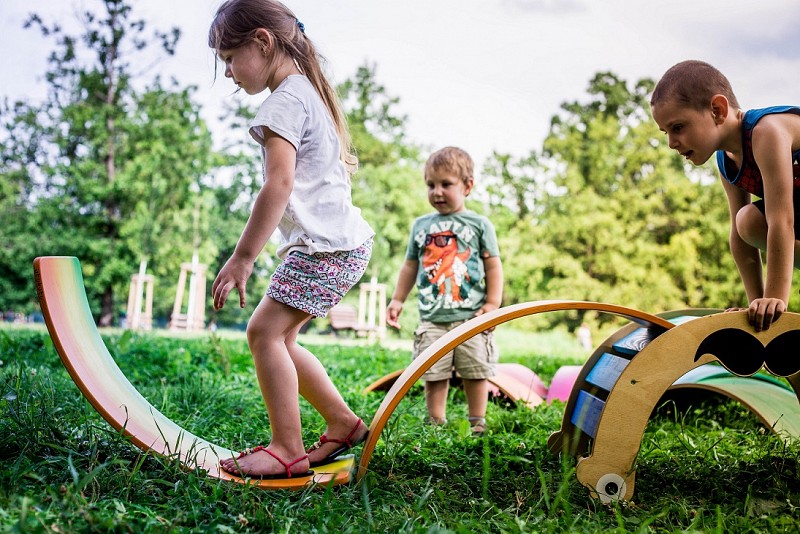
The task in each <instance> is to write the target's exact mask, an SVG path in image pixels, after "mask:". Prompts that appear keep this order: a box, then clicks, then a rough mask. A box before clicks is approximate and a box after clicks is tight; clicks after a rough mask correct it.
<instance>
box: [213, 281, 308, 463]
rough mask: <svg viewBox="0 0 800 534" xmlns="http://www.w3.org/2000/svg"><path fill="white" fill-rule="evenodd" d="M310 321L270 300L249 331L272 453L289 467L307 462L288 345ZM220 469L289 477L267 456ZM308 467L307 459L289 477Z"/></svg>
mask: <svg viewBox="0 0 800 534" xmlns="http://www.w3.org/2000/svg"><path fill="white" fill-rule="evenodd" d="M307 319H308V314H307V313H305V312H302V311H300V310H297V309H295V308H292V307H291V306H287V305H285V304H281V303H280V302H277V301H275V300H273V299H271V298H269V297H265V298H264V299H263V300H262V301H261V303H260V304H259V305H258V307H257V308H256V310H255V312H253V316H252V317H251V318H250V322H249V323H248V325H247V342H248V345H249V346H250V351H251V352H252V354H253V362H254V364H255V368H256V375H257V376H258V383H259V386H260V387H261V395H262V396H263V397H264V404H265V405H266V407H267V413H268V415H269V422H270V428H271V429H272V440H271V441H270V443H269V446H268V449H269V450H270V451H271V452H272V453H274V454H275V455H277V456H278V457H279V458H281V459H283V461H284V462H287V463H288V462H293V461H295V460H297V459H298V458H301V457H303V456H305V448H304V447H303V439H302V433H301V426H300V405H299V403H298V390H299V386H298V372H297V370H296V369H295V364H294V362H293V361H292V357H291V355H290V354H289V350H288V349H287V341H288V340H290V339H291V340H292V344H294V339H295V338H296V336H297V332H298V331H299V329H300V326H301V325H302V324H303V323H304V322H305V321H306V320H307ZM220 464H221V465H222V467H223V468H225V470H227V471H231V472H234V473H237V472H241V473H243V474H246V475H250V476H263V475H274V474H284V473H286V469H285V468H284V466H283V465H281V464H280V463H279V462H278V461H277V460H276V459H275V458H273V457H272V456H270V455H269V454H268V453H266V452H264V451H258V452H255V453H252V454H249V455H247V456H243V457H242V458H239V459H238V460H233V459H225V460H222V461H221V462H220ZM308 466H309V461H308V460H307V459H304V460H302V461H300V462H297V463H296V464H294V465H293V466H292V467H291V468H290V471H291V473H295V474H298V473H304V472H306V471H307V470H308Z"/></svg>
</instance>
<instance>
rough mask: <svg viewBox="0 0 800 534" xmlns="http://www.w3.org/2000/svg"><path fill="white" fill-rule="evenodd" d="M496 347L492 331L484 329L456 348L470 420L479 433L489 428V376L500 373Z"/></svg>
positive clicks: (456, 360)
mask: <svg viewBox="0 0 800 534" xmlns="http://www.w3.org/2000/svg"><path fill="white" fill-rule="evenodd" d="M497 360H498V354H497V348H496V347H495V344H494V335H493V334H492V332H481V333H480V334H478V335H476V336H474V337H472V338H471V339H468V340H467V341H465V342H464V343H462V344H461V345H460V346H459V347H456V349H455V351H454V355H453V363H454V365H455V368H456V371H457V372H458V374H459V375H460V376H461V379H462V380H463V382H464V393H465V395H466V397H467V410H468V419H469V422H470V425H471V426H472V430H473V432H474V433H476V434H480V433H482V432H483V431H484V430H485V427H486V419H485V418H486V405H487V404H488V402H489V382H488V380H487V378H488V377H490V376H494V375H495V374H497V369H496V367H497Z"/></svg>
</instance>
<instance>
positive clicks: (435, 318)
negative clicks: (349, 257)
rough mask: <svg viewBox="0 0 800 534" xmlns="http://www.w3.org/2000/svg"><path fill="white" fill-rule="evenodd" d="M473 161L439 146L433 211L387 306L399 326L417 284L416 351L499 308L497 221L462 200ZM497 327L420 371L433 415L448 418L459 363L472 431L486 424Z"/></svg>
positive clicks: (431, 183) (417, 233)
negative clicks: (449, 391)
mask: <svg viewBox="0 0 800 534" xmlns="http://www.w3.org/2000/svg"><path fill="white" fill-rule="evenodd" d="M472 173H473V163H472V158H470V157H469V154H467V153H466V152H464V151H463V150H461V149H459V148H455V147H446V148H443V149H441V150H439V151H437V152H435V153H433V154H432V155H431V156H430V158H428V161H427V162H426V163H425V184H426V185H427V186H428V201H429V202H430V204H431V206H433V207H434V208H435V209H436V212H435V213H431V214H428V215H424V216H422V217H420V218H418V219H417V220H416V221H414V225H413V227H412V230H411V238H410V240H409V243H408V248H407V250H406V260H405V262H404V263H403V265H402V267H401V268H400V274H399V275H398V278H397V287H396V288H395V290H394V294H393V295H392V301H391V302H390V303H389V306H388V307H387V309H386V320H387V323H388V324H389V325H390V326H393V327H395V328H400V323H399V322H398V319H399V317H400V314H401V313H402V311H403V302H404V301H405V299H406V297H408V294H409V292H410V291H411V288H412V287H414V284H415V283H416V286H417V291H418V294H419V316H420V324H419V327H418V328H417V330H416V332H414V357H415V358H416V357H417V356H419V355H420V354H421V353H422V352H423V351H424V350H425V349H426V348H428V347H429V346H430V345H431V344H432V343H433V342H434V341H436V340H437V339H439V338H440V337H441V336H442V335H444V334H445V333H447V332H449V331H450V330H452V329H453V328H455V327H457V326H458V325H460V324H462V323H464V322H466V321H467V320H469V319H471V318H473V317H475V316H477V315H481V314H483V313H486V312H488V311H492V310H495V309H497V308H498V307H499V306H500V301H501V299H502V296H503V266H502V263H501V262H500V252H499V250H498V247H497V236H496V234H495V230H494V226H493V225H492V223H491V222H490V221H489V219H487V218H486V217H483V216H481V215H478V214H477V213H474V212H472V211H468V210H467V209H466V208H465V207H464V202H465V200H466V198H467V196H468V195H469V194H470V192H471V191H472V187H473V185H474V181H473V174H472ZM496 363H497V349H496V347H495V345H494V340H493V336H492V332H490V331H489V332H483V333H481V334H478V335H477V336H475V337H473V338H471V339H469V340H467V341H465V342H464V343H462V344H461V345H459V346H458V347H456V348H455V349H454V350H453V351H451V352H450V353H449V354H447V355H446V356H445V357H443V358H442V359H441V360H439V361H438V362H436V363H435V364H434V365H433V367H431V368H430V369H429V370H428V371H427V372H426V373H425V374H424V375H423V377H422V379H423V380H424V382H425V404H426V406H427V408H428V416H429V420H430V421H431V422H432V423H434V424H444V423H445V422H446V421H447V419H446V411H447V389H448V385H449V380H450V377H451V375H452V372H453V369H454V368H455V370H456V372H457V373H458V375H459V376H460V377H461V379H462V380H463V382H464V392H465V393H466V396H467V405H468V410H469V414H468V416H469V422H470V426H471V427H472V431H473V432H474V433H476V434H480V433H483V431H484V430H485V429H486V419H485V417H486V403H487V399H488V395H489V392H488V382H487V380H486V379H487V378H489V377H491V376H494V375H495V373H496Z"/></svg>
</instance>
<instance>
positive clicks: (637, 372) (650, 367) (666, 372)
mask: <svg viewBox="0 0 800 534" xmlns="http://www.w3.org/2000/svg"><path fill="white" fill-rule="evenodd" d="M726 328H735V329H739V330H743V331H747V332H751V333H752V334H753V336H754V337H755V338H756V339H758V341H759V342H760V343H761V344H762V345H763V346H767V345H768V344H769V343H770V342H771V341H772V340H773V339H775V338H777V337H778V336H781V335H782V334H784V333H786V332H789V331H793V330H799V329H800V315H798V314H796V313H785V314H783V315H782V316H781V318H780V320H778V321H777V322H776V323H774V324H773V325H772V327H770V329H769V330H766V331H762V332H758V333H756V332H753V331H752V327H750V325H749V324H748V322H747V312H735V313H720V314H716V315H709V316H706V317H700V318H698V319H695V320H692V321H689V322H686V323H684V324H681V325H679V326H676V327H674V328H672V329H670V330H668V331H667V332H664V333H663V334H661V335H659V336H658V337H656V338H655V339H654V340H653V341H652V342H650V343H649V344H648V345H647V346H646V347H644V348H643V349H642V351H641V352H640V353H639V354H638V355H637V356H636V357H634V358H633V359H632V360H631V361H630V363H629V364H628V365H627V366H626V367H625V369H624V371H623V372H622V373H621V375H620V376H619V378H618V380H617V382H616V384H615V386H614V388H613V389H612V390H611V391H610V392H609V394H608V398H607V399H606V401H605V407H604V409H603V411H602V416H601V418H600V421H599V424H598V426H597V431H596V435H595V438H594V441H593V444H592V451H591V454H590V455H589V456H586V457H583V458H581V459H580V460H579V461H578V466H577V469H576V471H577V476H578V480H579V481H580V482H581V483H582V484H583V485H585V486H586V487H587V488H589V490H590V492H591V493H592V494H593V495H594V496H596V497H600V499H601V500H609V499H611V500H615V499H622V500H630V498H631V497H632V496H633V492H634V487H635V477H636V457H637V455H638V452H639V448H640V446H641V441H642V436H643V435H644V429H645V427H646V426H647V422H648V420H649V417H650V414H651V413H652V411H653V409H654V408H655V406H656V403H657V402H658V400H659V399H660V398H661V396H662V395H663V394H664V392H666V391H667V389H668V388H669V387H670V386H671V385H672V384H673V383H674V382H675V381H677V380H678V379H679V378H680V377H681V376H683V375H685V374H686V373H687V372H689V371H691V370H692V369H694V368H696V367H699V366H701V365H704V364H707V363H710V362H712V361H717V358H716V357H715V356H712V355H711V354H708V353H706V354H696V353H697V352H698V348H699V347H700V345H701V343H703V342H704V341H705V340H706V338H708V337H709V335H711V334H713V333H715V332H718V331H721V330H723V329H726ZM793 378H795V377H790V381H791V380H792V379H793ZM794 408H795V410H797V404H795V406H794ZM603 488H610V489H607V490H604V489H603Z"/></svg>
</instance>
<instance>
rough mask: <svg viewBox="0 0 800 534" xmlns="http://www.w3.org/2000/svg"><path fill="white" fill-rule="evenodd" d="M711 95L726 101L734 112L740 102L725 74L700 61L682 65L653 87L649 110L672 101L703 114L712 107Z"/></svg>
mask: <svg viewBox="0 0 800 534" xmlns="http://www.w3.org/2000/svg"><path fill="white" fill-rule="evenodd" d="M714 95H722V96H724V97H725V98H727V99H728V102H729V103H730V105H731V106H733V108H738V107H739V101H738V100H736V95H734V94H733V89H732V88H731V84H730V82H729V81H728V79H727V78H726V77H725V75H724V74H722V73H721V72H720V71H719V70H717V69H716V68H714V67H712V66H711V65H709V64H708V63H705V62H703V61H697V60H688V61H682V62H680V63H678V64H677V65H674V66H673V67H671V68H670V69H669V70H668V71H667V72H665V73H664V76H662V77H661V80H659V82H658V83H657V84H656V87H655V89H654V90H653V95H652V96H651V97H650V106H651V107H652V106H655V105H656V104H660V103H662V102H668V101H675V102H678V103H680V104H683V105H684V106H687V107H690V108H692V109H696V110H703V109H707V108H708V107H709V106H710V105H711V98H712V97H713V96H714Z"/></svg>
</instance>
